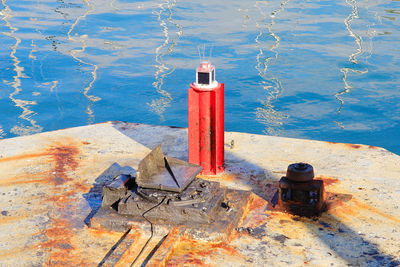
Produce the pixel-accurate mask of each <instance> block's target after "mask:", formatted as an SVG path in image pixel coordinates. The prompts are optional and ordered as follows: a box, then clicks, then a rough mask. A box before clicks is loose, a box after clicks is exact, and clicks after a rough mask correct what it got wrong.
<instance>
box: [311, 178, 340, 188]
mask: <svg viewBox="0 0 400 267" xmlns="http://www.w3.org/2000/svg"><path fill="white" fill-rule="evenodd" d="M315 180H322V181H323V182H324V186H330V185H332V184H336V183H340V180H339V179H337V178H332V177H328V176H322V175H320V176H317V177H315Z"/></svg>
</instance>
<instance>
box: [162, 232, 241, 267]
mask: <svg viewBox="0 0 400 267" xmlns="http://www.w3.org/2000/svg"><path fill="white" fill-rule="evenodd" d="M220 250H223V252H221V251H220ZM220 253H222V254H224V255H230V256H239V257H240V253H239V251H237V250H236V249H235V248H233V247H231V246H229V245H228V244H227V243H225V242H218V243H211V242H201V241H198V240H194V239H191V238H187V237H182V238H181V240H180V241H179V244H178V246H177V247H176V248H175V249H174V253H173V255H172V256H171V258H170V260H169V261H168V263H167V264H166V266H182V265H186V266H187V265H189V266H192V265H197V266H209V265H208V264H205V263H204V260H203V259H205V258H207V257H209V259H210V261H213V258H215V257H218V255H219V254H220Z"/></svg>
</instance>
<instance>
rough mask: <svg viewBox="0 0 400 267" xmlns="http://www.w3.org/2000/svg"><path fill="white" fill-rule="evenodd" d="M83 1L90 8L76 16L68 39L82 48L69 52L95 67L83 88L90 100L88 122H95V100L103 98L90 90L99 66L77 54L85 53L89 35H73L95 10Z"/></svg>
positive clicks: (80, 60) (90, 4)
mask: <svg viewBox="0 0 400 267" xmlns="http://www.w3.org/2000/svg"><path fill="white" fill-rule="evenodd" d="M83 2H84V3H85V5H86V6H88V7H89V9H88V10H87V11H86V12H85V13H84V14H83V15H81V16H78V17H77V18H76V20H75V22H74V23H73V24H72V25H71V28H70V29H69V31H68V33H67V39H68V40H69V41H71V42H74V43H79V44H80V45H81V48H80V49H71V50H69V51H68V53H69V54H70V55H71V57H73V58H74V59H75V60H76V61H78V62H80V63H82V64H84V65H87V66H90V67H92V68H93V70H92V71H91V72H90V74H91V76H92V79H91V81H90V82H89V84H88V85H87V86H85V87H84V88H83V95H84V96H85V97H86V98H87V99H88V100H89V102H88V105H87V107H86V114H87V115H88V123H93V122H94V113H93V109H92V104H93V103H94V102H97V101H99V100H101V98H100V97H98V96H95V95H91V94H89V91H90V90H91V89H92V88H93V84H94V83H95V82H96V80H97V70H98V66H97V65H96V64H94V63H91V62H88V61H85V60H83V59H82V58H81V57H79V56H77V55H78V54H83V53H85V49H86V46H87V45H86V40H87V39H88V35H87V34H83V35H78V34H77V33H75V35H73V36H71V34H72V32H73V31H74V29H75V27H76V25H78V23H79V22H80V21H81V20H84V19H85V18H86V16H87V15H89V14H90V13H92V12H93V11H94V6H93V4H92V3H91V2H90V1H88V0H83Z"/></svg>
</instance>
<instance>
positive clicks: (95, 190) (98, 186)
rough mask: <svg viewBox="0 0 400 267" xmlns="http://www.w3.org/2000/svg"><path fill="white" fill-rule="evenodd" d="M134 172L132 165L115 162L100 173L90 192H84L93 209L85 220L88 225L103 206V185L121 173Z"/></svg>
mask: <svg viewBox="0 0 400 267" xmlns="http://www.w3.org/2000/svg"><path fill="white" fill-rule="evenodd" d="M133 173H135V169H133V168H132V167H130V166H124V167H122V166H121V165H119V164H118V163H116V162H115V163H113V164H111V166H110V167H108V168H107V169H106V170H105V171H104V172H103V173H102V174H100V175H99V176H98V177H97V178H96V180H95V182H94V184H93V187H92V188H90V190H89V192H88V193H86V194H83V197H84V198H85V200H86V201H87V202H88V203H89V206H90V208H91V209H92V210H91V211H90V213H89V215H88V216H86V218H85V220H84V222H85V224H86V225H89V223H90V219H92V218H93V216H94V215H95V214H96V212H97V211H98V210H99V209H100V207H101V201H102V190H103V186H104V185H106V184H108V183H109V182H111V181H112V180H113V178H114V177H116V176H117V175H119V174H133Z"/></svg>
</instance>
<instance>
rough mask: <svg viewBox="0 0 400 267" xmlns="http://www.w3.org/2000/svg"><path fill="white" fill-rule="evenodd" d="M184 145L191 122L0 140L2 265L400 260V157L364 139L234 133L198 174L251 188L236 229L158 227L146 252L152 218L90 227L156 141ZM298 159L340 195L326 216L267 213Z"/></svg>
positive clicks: (179, 150) (180, 149) (106, 126)
mask: <svg viewBox="0 0 400 267" xmlns="http://www.w3.org/2000/svg"><path fill="white" fill-rule="evenodd" d="M232 140H233V142H232ZM187 143H188V142H187V129H184V128H173V127H166V126H151V125H143V124H134V123H125V122H106V123H101V124H95V125H89V126H83V127H77V128H70V129H65V130H59V131H53V132H46V133H40V134H36V135H31V136H24V137H17V138H11V139H4V140H1V141H0V240H1V241H0V266H38V265H67V266H76V265H82V266H97V265H98V264H99V263H101V264H103V265H104V266H111V265H116V266H126V265H128V266H129V265H130V264H131V263H132V262H133V261H134V260H135V265H140V264H142V263H146V264H147V265H148V266H159V265H171V266H172V265H174V266H175V265H190V266H191V265H212V266H215V265H220V266H244V265H249V266H272V265H276V266H282V265H290V266H300V265H304V264H309V265H310V266H328V265H331V266H343V265H356V266H366V265H368V266H382V265H385V266H398V265H400V245H399V244H400V209H399V206H400V201H399V199H400V157H399V156H398V155H395V154H393V153H391V152H389V151H387V150H385V149H383V148H379V147H373V146H368V145H358V144H343V143H330V142H320V141H311V140H300V139H291V138H282V137H273V136H264V135H255V134H245V133H235V132H226V133H225V161H226V164H225V165H226V166H225V172H224V173H222V174H221V175H218V176H209V177H207V176H203V177H201V178H203V179H209V180H212V181H218V182H220V184H221V186H225V187H229V188H235V189H242V190H248V191H251V192H252V194H251V200H250V201H249V203H248V206H247V207H246V212H245V216H244V217H243V220H242V222H241V223H240V227H239V228H238V231H236V230H235V231H234V232H232V233H230V234H226V233H224V235H221V236H218V235H217V236H212V237H210V236H207V235H202V234H201V233H198V234H197V235H193V234H190V233H188V231H187V230H186V229H182V228H179V227H167V226H161V225H156V226H155V228H154V233H153V238H152V239H151V241H150V242H149V243H148V244H147V246H146V247H145V248H144V246H145V243H146V242H147V241H148V240H149V237H150V234H151V232H150V226H149V225H147V224H145V223H142V224H139V223H138V224H137V225H136V226H134V227H133V228H132V229H131V231H130V232H128V233H125V234H124V233H121V232H113V231H109V230H106V229H101V228H98V227H88V225H87V224H88V222H89V221H90V219H91V218H92V217H93V215H94V214H95V213H96V212H97V210H98V208H99V207H100V205H101V189H102V185H103V184H104V183H106V182H107V181H110V179H112V178H113V177H114V176H115V174H116V173H118V172H119V171H121V169H123V170H124V172H127V173H129V172H130V171H132V168H134V169H136V168H137V167H138V163H139V162H140V160H141V159H142V158H143V157H145V156H146V155H147V154H148V153H149V152H150V151H151V149H153V148H155V147H156V146H157V145H159V144H162V149H163V152H164V153H166V154H168V155H169V156H171V157H176V158H179V159H183V160H187V156H188V147H187ZM232 144H233V145H232ZM294 162H307V163H309V164H311V165H313V167H314V171H315V176H316V178H317V179H321V180H323V181H324V183H325V190H326V192H328V193H329V195H330V196H333V197H337V201H336V202H335V205H333V206H332V208H330V209H329V210H328V211H327V212H325V213H323V214H322V216H320V217H318V218H305V217H299V216H293V215H290V214H287V213H283V212H278V211H274V210H273V209H271V205H270V203H269V201H270V200H271V199H272V196H273V195H274V193H275V192H276V190H277V184H278V181H279V179H280V178H281V177H282V176H284V175H285V173H286V168H287V166H288V165H289V164H291V163H294ZM340 196H342V197H340ZM123 235H125V236H123ZM122 237H123V239H122ZM141 250H143V252H142V253H141V254H140V255H139V253H140V251H141Z"/></svg>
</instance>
